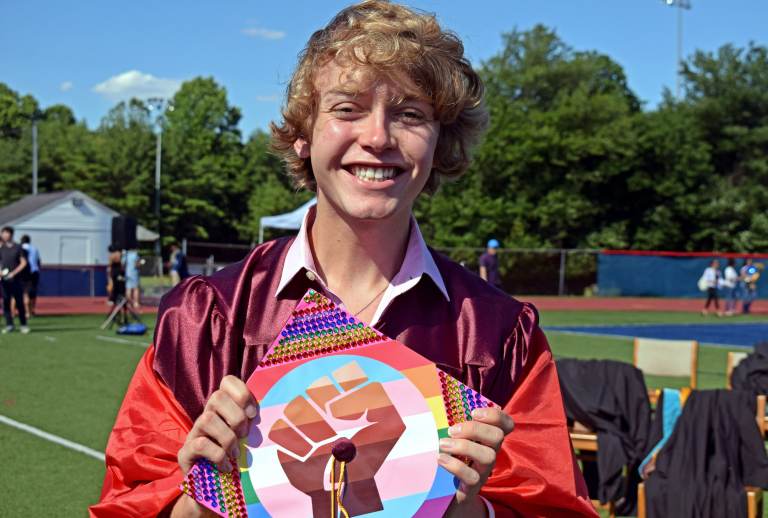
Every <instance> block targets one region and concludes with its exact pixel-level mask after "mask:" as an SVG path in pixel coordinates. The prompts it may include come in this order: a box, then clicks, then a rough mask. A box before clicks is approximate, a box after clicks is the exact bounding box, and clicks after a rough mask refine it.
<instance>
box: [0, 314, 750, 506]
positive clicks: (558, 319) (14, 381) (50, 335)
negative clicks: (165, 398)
mask: <svg viewBox="0 0 768 518" xmlns="http://www.w3.org/2000/svg"><path fill="white" fill-rule="evenodd" d="M145 320H146V321H147V323H150V320H151V319H150V318H146V319H145ZM736 320H743V317H740V318H739V319H734V321H736ZM752 320H755V317H752ZM101 321H102V317H100V316H68V317H38V318H36V319H34V320H32V322H31V326H32V329H33V330H32V333H30V334H29V335H20V334H18V333H14V334H9V335H0V415H3V416H5V417H8V418H11V419H14V420H16V421H19V422H22V423H25V424H27V425H30V426H34V427H36V428H39V429H41V430H44V431H46V432H48V433H51V434H55V435H57V436H60V437H62V438H65V439H68V440H70V441H74V442H76V443H79V444H82V445H84V446H87V447H89V448H92V449H94V450H97V451H104V447H105V445H106V442H107V437H108V435H109V432H110V429H111V427H112V424H113V422H114V418H115V415H116V413H117V410H118V408H119V405H120V402H121V400H122V397H123V394H124V392H125V387H126V386H127V384H128V381H129V380H130V377H131V375H132V374H133V371H134V368H135V366H136V363H137V362H138V360H139V357H140V356H141V354H142V353H143V351H144V349H145V347H146V346H147V344H148V343H149V340H150V339H151V334H148V335H146V336H144V337H135V336H133V337H130V336H129V337H118V336H117V335H116V334H115V333H114V332H111V331H101V330H100V329H99V324H100V323H101ZM640 322H642V323H670V322H679V323H685V322H701V317H699V316H698V315H693V314H676V313H651V312H647V313H629V312H600V313H596V312H578V311H569V312H548V313H543V314H542V323H543V324H544V325H573V324H591V323H640ZM713 322H714V320H713ZM718 322H721V321H719V320H718ZM150 331H151V329H150ZM548 336H549V339H550V342H551V344H552V349H553V351H554V352H555V355H556V356H558V357H566V356H567V357H577V358H610V359H615V360H622V361H627V362H630V361H631V356H632V350H631V349H632V343H631V340H630V339H621V338H609V337H594V338H592V337H585V336H574V335H568V334H563V333H555V332H550V333H548ZM725 357H726V350H725V349H720V348H713V347H702V348H701V351H700V361H699V380H700V381H699V383H700V385H701V387H702V388H715V387H724V386H725ZM647 382H648V385H649V386H661V385H662V384H663V385H665V386H680V385H681V384H682V383H681V381H680V380H674V379H672V380H664V379H658V378H649V379H648V380H647ZM0 461H1V462H2V466H3V469H2V470H0V516H83V515H85V514H86V511H85V509H86V507H87V506H88V505H89V504H91V503H93V502H95V501H96V500H97V499H98V497H99V493H100V490H101V482H102V477H103V475H104V467H103V464H102V463H101V462H100V461H99V460H97V459H95V458H92V457H88V456H86V455H84V454H82V453H79V452H75V451H72V450H69V449H66V448H64V447H63V446H60V445H57V444H54V443H51V442H48V441H45V440H43V439H40V438H37V437H35V436H33V435H30V434H29V433H27V432H23V431H20V430H17V429H15V428H12V427H10V426H8V425H6V424H2V423H0Z"/></svg>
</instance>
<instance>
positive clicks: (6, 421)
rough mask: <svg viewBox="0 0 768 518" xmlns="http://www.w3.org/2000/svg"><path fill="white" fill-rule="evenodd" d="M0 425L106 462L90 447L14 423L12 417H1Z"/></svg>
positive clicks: (26, 425) (101, 454) (99, 453)
mask: <svg viewBox="0 0 768 518" xmlns="http://www.w3.org/2000/svg"><path fill="white" fill-rule="evenodd" d="M0 423H4V424H7V425H8V426H12V427H14V428H17V429H19V430H22V431H24V432H27V433H31V434H32V435H35V436H37V437H40V438H41V439H45V440H46V441H50V442H53V443H56V444H58V445H60V446H64V447H65V448H69V449H70V450H75V451H79V452H80V453H84V454H86V455H88V456H89V457H93V458H94V459H99V460H100V461H102V462H104V454H103V453H101V452H100V451H96V450H92V449H91V448H89V447H88V446H83V445H82V444H77V443H76V442H72V441H69V440H67V439H65V438H63V437H59V436H58V435H53V434H52V433H48V432H44V431H42V430H40V429H39V428H35V427H34V426H29V425H28V424H24V423H20V422H18V421H14V420H13V419H11V418H10V417H5V416H4V415H0Z"/></svg>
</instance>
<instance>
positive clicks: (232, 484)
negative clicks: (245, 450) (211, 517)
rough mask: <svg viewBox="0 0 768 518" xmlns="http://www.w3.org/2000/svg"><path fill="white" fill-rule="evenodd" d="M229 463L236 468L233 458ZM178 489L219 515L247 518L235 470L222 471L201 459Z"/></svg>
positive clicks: (238, 477)
mask: <svg viewBox="0 0 768 518" xmlns="http://www.w3.org/2000/svg"><path fill="white" fill-rule="evenodd" d="M230 462H231V463H232V465H233V466H237V463H236V461H235V459H230ZM181 490H182V491H183V492H184V493H186V494H187V495H189V496H191V497H192V498H194V499H195V500H196V501H197V502H199V503H201V504H203V505H204V506H206V507H207V508H208V509H210V510H211V511H213V512H215V513H217V514H220V515H221V516H225V517H231V518H245V517H247V516H248V511H247V510H246V508H245V499H244V498H243V489H242V485H241V484H240V475H239V474H238V469H237V467H235V468H234V469H233V470H232V473H226V472H221V471H219V469H218V468H217V467H216V465H215V464H213V463H211V462H209V461H208V460H206V459H201V460H199V461H197V463H195V465H194V466H193V467H192V469H191V470H190V472H189V474H188V475H187V478H186V479H185V480H184V482H182V484H181Z"/></svg>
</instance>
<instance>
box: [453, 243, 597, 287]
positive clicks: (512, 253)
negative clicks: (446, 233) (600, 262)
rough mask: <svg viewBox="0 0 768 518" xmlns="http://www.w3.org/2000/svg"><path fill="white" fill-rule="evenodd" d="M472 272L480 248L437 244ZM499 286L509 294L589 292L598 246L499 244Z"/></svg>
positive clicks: (595, 277)
mask: <svg viewBox="0 0 768 518" xmlns="http://www.w3.org/2000/svg"><path fill="white" fill-rule="evenodd" d="M438 250H439V251H440V252H442V253H444V254H445V255H447V256H448V257H450V258H451V259H453V260H454V261H456V262H458V263H461V264H462V265H464V267H465V268H467V269H469V270H472V271H474V272H478V271H479V266H478V260H479V259H480V255H481V254H482V253H483V252H484V251H485V249H483V248H440V249H438ZM496 253H497V256H498V258H499V273H500V274H501V279H502V287H503V288H504V291H506V292H507V293H511V294H513V295H592V294H594V292H595V287H596V285H597V255H598V253H599V250H592V249H581V248H579V249H561V248H499V249H497V251H496Z"/></svg>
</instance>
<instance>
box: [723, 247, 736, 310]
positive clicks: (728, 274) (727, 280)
mask: <svg viewBox="0 0 768 518" xmlns="http://www.w3.org/2000/svg"><path fill="white" fill-rule="evenodd" d="M738 284H739V272H737V271H736V261H735V260H734V259H728V265H727V266H726V267H725V272H723V282H722V284H721V287H722V288H723V298H724V299H725V316H728V317H731V316H733V313H734V311H735V310H736V302H737V301H738V299H739V289H738V288H739V286H738Z"/></svg>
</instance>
